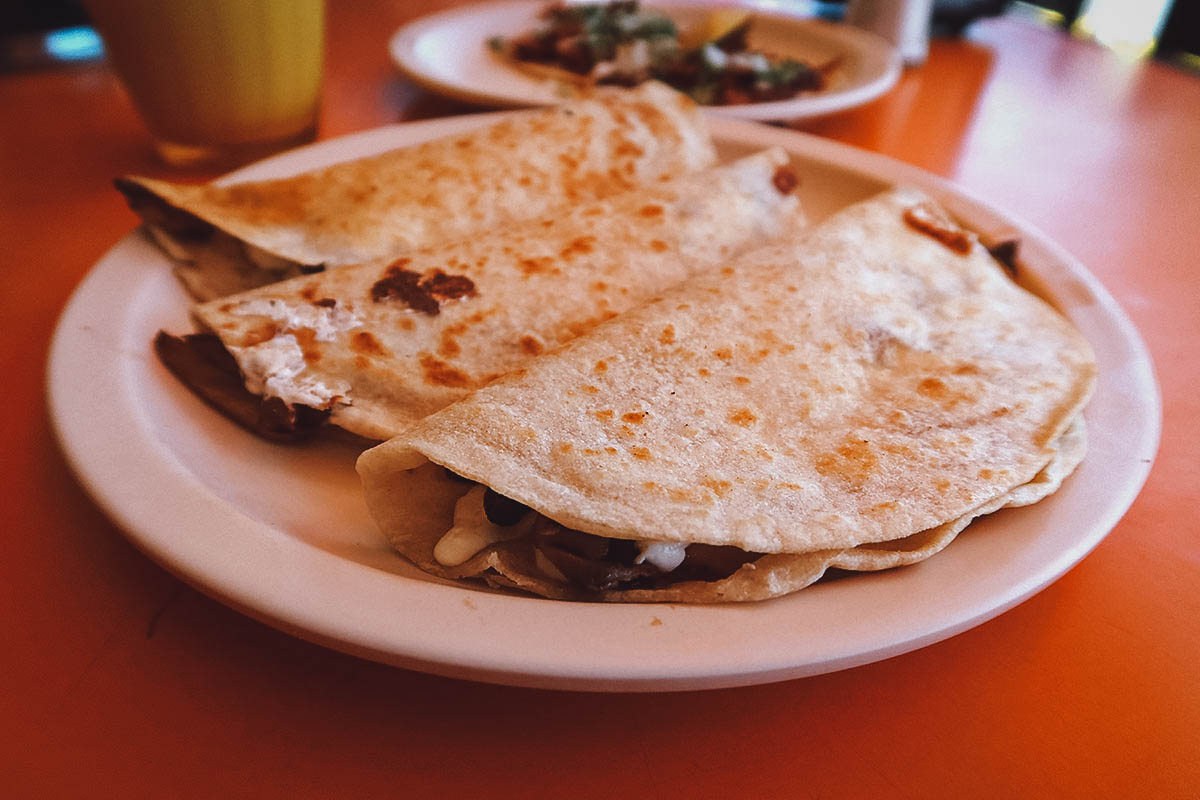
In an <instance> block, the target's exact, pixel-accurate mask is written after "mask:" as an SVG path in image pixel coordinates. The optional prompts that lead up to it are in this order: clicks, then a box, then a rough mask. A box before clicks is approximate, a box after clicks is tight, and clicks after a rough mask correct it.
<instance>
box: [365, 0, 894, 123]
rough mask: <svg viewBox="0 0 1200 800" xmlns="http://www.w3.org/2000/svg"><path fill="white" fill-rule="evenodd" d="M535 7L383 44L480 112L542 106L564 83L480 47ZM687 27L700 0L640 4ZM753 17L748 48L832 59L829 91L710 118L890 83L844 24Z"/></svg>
mask: <svg viewBox="0 0 1200 800" xmlns="http://www.w3.org/2000/svg"><path fill="white" fill-rule="evenodd" d="M545 5H546V3H545V2H542V0H516V2H511V1H510V2H496V3H482V4H478V5H470V6H466V7H463V8H455V9H451V10H449V11H443V12H440V13H437V14H432V15H430V16H427V17H422V18H421V19H418V20H416V21H414V22H411V23H409V24H408V25H405V26H404V27H403V28H401V29H400V30H398V31H396V33H395V34H394V35H393V36H392V38H391V40H390V41H389V42H388V52H389V53H391V56H392V61H394V62H395V64H396V66H397V67H399V68H400V70H401V71H402V72H404V73H405V74H406V75H408V76H409V77H410V78H412V79H413V80H414V81H416V82H417V83H420V84H421V85H423V86H425V87H427V88H429V89H431V90H433V91H435V92H438V93H440V94H445V95H449V96H451V97H455V98H458V99H460V100H466V101H468V102H473V103H482V104H484V105H489V104H491V105H496V104H498V105H506V106H521V105H545V104H549V103H557V102H561V101H562V100H563V89H562V86H561V85H560V84H559V83H558V82H557V81H553V80H545V79H538V78H534V77H531V76H529V75H527V74H525V73H523V72H521V71H520V70H518V69H516V68H514V67H513V66H512V65H511V64H508V63H506V62H505V61H504V60H502V59H501V58H499V57H498V56H497V55H496V54H495V53H493V52H492V51H491V49H490V48H489V47H488V45H487V42H488V40H489V39H491V38H492V37H494V36H503V37H511V36H513V35H516V34H519V33H521V32H523V31H526V30H529V28H530V27H531V26H532V25H533V22H534V20H535V19H536V18H537V14H538V12H539V11H540V10H541V9H542V8H544V7H545ZM648 5H650V6H652V7H653V8H657V9H661V10H663V11H666V12H669V13H670V15H671V16H672V17H674V18H675V19H677V20H679V21H681V22H688V21H691V20H698V19H700V18H701V17H703V16H704V15H705V14H706V13H707V9H709V8H712V4H711V3H708V4H705V3H703V2H702V1H701V0H664V2H661V3H650V4H648ZM741 5H744V6H746V7H747V8H751V9H753V10H754V12H755V16H756V17H757V22H756V23H755V26H754V28H753V30H752V32H751V43H752V44H753V45H754V46H755V47H757V48H760V49H762V50H764V51H766V52H769V53H773V54H776V55H779V56H790V57H792V58H795V59H798V60H801V61H806V62H808V63H810V64H825V63H828V62H829V61H831V60H833V59H835V58H840V59H841V63H840V64H839V65H838V68H837V70H835V71H834V73H833V74H832V75H831V76H830V83H829V86H828V87H827V88H826V89H825V90H823V91H821V92H816V93H812V94H805V95H800V96H799V97H795V98H792V99H790V100H779V101H775V102H770V103H750V104H748V105H741V106H725V107H714V108H712V109H710V110H711V111H712V112H713V113H715V114H721V115H723V116H729V117H737V118H740V119H756V120H783V119H803V118H808V117H817V116H821V115H824V114H831V113H833V112H836V111H844V110H846V109H848V108H854V107H855V106H860V105H863V104H864V103H868V102H870V101H871V100H874V99H875V98H876V97H879V96H880V95H882V94H883V93H884V92H886V91H888V90H889V89H891V88H892V86H894V85H895V83H896V81H897V80H898V79H899V77H900V56H899V53H898V52H897V51H896V49H895V48H893V47H892V46H891V45H890V44H888V43H887V42H886V41H884V40H883V39H881V38H880V37H878V36H876V35H874V34H872V33H868V32H867V31H863V30H859V29H858V28H853V27H850V26H848V25H839V24H836V23H832V22H826V21H824V20H819V19H805V18H801V17H796V16H791V15H788V14H787V13H786V12H784V11H781V10H780V9H779V6H778V4H777V3H772V2H769V0H759V2H750V3H742V4H741Z"/></svg>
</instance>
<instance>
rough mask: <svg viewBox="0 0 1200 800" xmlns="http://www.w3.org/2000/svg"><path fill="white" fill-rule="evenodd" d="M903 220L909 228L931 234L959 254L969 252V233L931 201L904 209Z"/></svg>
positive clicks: (927, 234)
mask: <svg viewBox="0 0 1200 800" xmlns="http://www.w3.org/2000/svg"><path fill="white" fill-rule="evenodd" d="M904 222H905V223H906V224H907V225H908V226H909V227H910V228H912V229H914V230H917V231H920V232H921V233H923V234H925V235H926V236H932V237H933V238H934V239H936V240H937V241H939V242H941V243H942V244H944V245H945V246H946V247H948V248H950V249H951V250H953V251H954V252H956V253H958V254H960V255H966V254H967V253H969V252H971V244H972V241H973V239H972V236H971V234H969V233H968V232H967V231H965V230H963V229H962V228H960V227H959V226H958V225H957V224H955V222H954V220H952V219H950V218H949V217H948V216H946V214H945V213H943V212H942V210H941V209H940V208H938V207H937V206H935V205H933V204H932V203H918V204H916V205H915V206H911V207H910V208H907V209H905V211H904Z"/></svg>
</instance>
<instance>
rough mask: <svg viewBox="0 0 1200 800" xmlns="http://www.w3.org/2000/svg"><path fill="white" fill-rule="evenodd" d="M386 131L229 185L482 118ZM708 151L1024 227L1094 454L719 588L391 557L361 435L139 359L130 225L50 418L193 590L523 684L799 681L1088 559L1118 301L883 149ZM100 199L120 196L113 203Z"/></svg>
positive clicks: (741, 143) (95, 295)
mask: <svg viewBox="0 0 1200 800" xmlns="http://www.w3.org/2000/svg"><path fill="white" fill-rule="evenodd" d="M495 119H496V116H495V115H475V116H470V117H456V118H450V119H440V120H431V121H428V122H420V123H410V124H405V125H395V126H391V127H387V128H380V129H377V130H374V131H368V132H366V133H362V134H357V135H354V136H348V137H345V138H341V139H335V140H331V141H328V142H322V143H319V144H316V145H310V146H308V147H305V148H301V149H299V150H295V151H292V152H290V153H286V154H284V155H281V156H277V157H275V158H273V159H270V160H268V161H265V162H262V163H259V164H257V165H254V166H252V167H249V168H247V169H244V170H242V171H240V172H238V173H235V174H234V175H232V176H229V179H235V180H236V179H249V178H256V179H257V178H266V177H277V176H282V175H286V174H290V173H294V172H297V171H300V170H305V169H312V168H315V167H318V166H323V165H325V164H329V163H332V162H335V161H340V160H345V159H349V158H355V157H360V156H364V155H368V154H371V153H375V152H379V151H381V150H384V149H387V148H389V147H398V146H403V145H407V144H413V143H416V142H418V141H422V140H425V139H431V138H435V137H439V136H449V135H453V134H455V133H458V132H461V131H464V130H467V129H469V128H472V127H476V126H479V125H483V124H487V123H490V122H493V121H495ZM712 127H713V132H714V134H715V136H716V138H717V140H718V142H719V144H720V148H721V151H722V155H723V157H725V158H730V157H733V156H735V155H739V154H742V153H746V152H750V151H752V150H756V149H760V148H762V147H766V146H770V145H778V146H780V147H783V148H784V149H786V150H787V151H788V152H789V153H790V154H791V156H792V159H793V161H794V163H795V165H796V167H797V169H798V171H799V174H800V175H801V176H802V182H801V185H800V189H799V193H800V195H801V199H802V201H803V202H804V203H805V204H806V207H807V208H808V209H809V211H810V213H811V215H812V216H813V217H814V218H817V219H819V218H821V217H824V216H826V215H828V214H829V213H830V212H832V211H834V210H836V209H838V208H840V207H842V206H844V205H846V204H848V203H850V202H853V201H855V200H858V199H862V198H865V197H867V196H869V195H871V194H873V193H875V192H876V191H879V190H881V189H884V188H886V187H887V186H890V185H893V184H896V183H904V184H909V185H915V186H918V187H920V188H923V189H924V190H926V191H928V192H930V193H931V194H933V195H934V196H935V197H937V198H938V199H939V200H941V201H942V202H943V203H945V204H946V205H947V206H948V207H949V208H950V209H951V210H952V211H953V212H954V213H955V214H956V215H958V216H959V217H960V218H961V219H962V220H964V221H965V222H966V223H967V224H969V225H970V226H971V227H973V228H975V229H976V230H978V231H980V232H981V233H982V234H984V235H985V237H989V236H990V237H995V238H1000V237H1004V236H1011V235H1017V236H1020V238H1021V241H1022V251H1021V252H1022V255H1023V260H1024V262H1025V267H1024V269H1023V274H1024V275H1025V276H1026V277H1027V278H1028V279H1030V280H1033V281H1035V282H1036V285H1037V288H1038V289H1039V291H1041V292H1042V293H1043V294H1045V295H1047V296H1049V297H1050V298H1051V299H1052V300H1053V301H1054V302H1056V303H1057V304H1058V306H1059V307H1060V308H1062V309H1063V310H1064V312H1065V313H1066V314H1067V315H1068V316H1069V317H1070V318H1071V319H1072V320H1073V321H1074V323H1075V324H1076V325H1077V326H1078V327H1079V329H1080V330H1081V331H1082V332H1083V334H1084V335H1085V336H1086V337H1087V338H1088V340H1089V341H1090V342H1091V344H1092V346H1093V348H1095V351H1096V356H1097V358H1098V360H1099V367H1100V377H1099V383H1098V385H1097V388H1096V393H1095V396H1094V398H1093V399H1092V402H1091V404H1090V405H1089V406H1088V408H1087V410H1086V412H1085V417H1086V418H1087V422H1088V429H1089V435H1090V439H1091V446H1090V451H1089V453H1088V456H1087V459H1086V460H1085V461H1084V462H1083V464H1082V465H1081V466H1080V468H1079V469H1078V471H1077V472H1076V473H1075V474H1074V475H1073V476H1072V477H1070V478H1069V479H1068V480H1067V481H1066V483H1065V484H1064V485H1063V487H1062V489H1061V490H1060V491H1059V492H1058V493H1057V494H1055V495H1054V496H1052V497H1050V498H1049V499H1047V500H1045V501H1043V502H1041V503H1039V504H1037V505H1035V506H1032V507H1029V508H1021V509H1009V510H1005V511H1001V512H999V513H997V514H994V515H992V516H991V517H988V518H985V519H982V520H979V521H977V522H975V523H974V524H973V525H971V526H970V528H968V529H967V531H965V532H964V533H963V534H962V535H961V536H960V537H959V538H958V540H957V541H955V542H954V543H953V544H952V545H951V546H950V547H949V548H947V549H946V550H945V551H944V552H942V553H940V554H939V555H938V556H937V557H936V558H933V559H930V560H928V561H926V562H924V563H921V564H918V565H916V566H912V567H906V568H903V569H899V570H893V571H890V572H882V573H874V574H866V575H858V576H853V577H848V578H845V579H842V580H836V581H830V582H827V583H822V584H818V585H815V586H813V587H811V588H809V589H806V590H804V591H802V592H800V593H798V594H794V595H791V596H788V597H783V598H779V599H777V600H772V601H768V602H763V603H753V604H745V605H727V606H680V605H624V606H621V605H601V604H589V603H566V602H556V601H549V600H542V599H536V598H528V597H517V596H509V595H502V594H496V593H491V592H487V591H484V590H480V589H473V588H468V587H464V586H457V585H451V584H446V583H443V582H439V581H436V580H434V579H432V578H429V577H428V576H425V575H423V574H421V573H419V572H417V571H416V570H415V569H413V568H412V567H410V566H408V565H407V564H406V563H405V562H403V561H402V560H401V559H400V558H399V557H397V556H395V555H393V554H392V553H391V552H390V551H389V549H388V547H387V545H386V543H385V542H384V541H383V538H382V536H381V535H379V534H378V533H377V531H376V530H375V528H374V526H373V524H372V523H371V521H370V519H369V518H368V516H367V512H366V509H365V507H364V505H363V501H362V498H361V495H360V488H359V483H358V478H357V475H356V474H355V472H354V459H355V457H356V456H357V454H358V452H359V450H360V449H361V448H362V446H363V445H362V442H361V441H360V440H356V439H352V438H351V437H348V436H342V435H339V434H338V432H336V431H328V432H326V433H325V434H323V435H322V436H321V437H319V438H318V439H317V441H316V442H314V443H312V444H311V445H307V446H300V447H284V446H278V445H272V444H269V443H267V442H263V441H260V440H258V439H256V438H255V437H253V436H252V435H250V434H248V433H246V432H244V431H242V430H241V429H239V428H237V427H235V426H234V425H233V424H232V423H230V422H228V421H227V420H225V418H224V417H222V416H220V415H218V414H216V413H215V412H213V411H212V410H210V409H209V408H208V407H206V406H205V405H204V404H203V403H202V402H201V401H199V400H198V399H196V398H195V397H194V396H193V395H192V394H191V393H190V392H188V391H187V390H186V389H184V388H183V387H182V386H181V385H180V384H179V382H178V381H176V380H175V379H174V378H173V377H172V376H171V375H170V374H169V373H168V372H167V371H166V370H165V369H164V368H163V367H162V366H161V365H160V364H159V363H158V362H157V360H156V359H155V358H154V356H153V354H152V351H151V347H150V342H151V339H152V337H153V336H154V334H155V332H156V331H157V330H159V329H160V328H165V329H167V330H170V331H172V332H175V333H180V332H184V331H187V330H190V328H191V326H190V323H189V321H188V316H187V310H188V306H189V302H188V298H187V297H186V296H185V295H184V293H183V291H182V289H181V288H180V287H179V285H178V284H177V283H176V281H175V279H174V277H173V276H172V274H171V269H170V263H169V262H168V261H167V260H166V258H165V257H164V256H163V255H162V254H161V253H160V252H159V250H158V249H157V248H156V247H154V246H153V245H152V244H151V243H150V242H149V241H147V240H145V239H144V238H143V237H142V236H141V235H140V234H138V233H136V232H135V233H131V234H130V235H129V236H127V237H125V238H124V239H122V240H121V241H120V242H119V243H118V244H117V245H116V246H115V247H113V249H112V250H110V251H109V252H108V253H107V254H106V255H105V256H104V258H102V259H101V260H100V262H99V263H98V264H97V265H96V266H95V267H94V268H93V270H92V271H91V272H90V273H89V275H88V277H87V278H86V279H85V280H84V282H83V283H82V284H81V285H80V286H79V288H78V289H77V290H76V291H75V294H74V295H73V297H72V299H71V301H70V303H69V304H68V306H67V308H66V310H65V311H64V313H63V315H62V318H61V319H60V321H59V324H58V328H57V330H56V332H55V336H54V340H53V342H52V345H51V352H50V363H49V369H48V397H49V404H50V414H51V419H52V421H53V424H54V426H55V431H56V434H57V436H58V439H59V442H60V444H61V446H62V448H63V451H64V453H65V454H66V457H67V460H68V461H69V463H70V465H71V467H72V469H73V470H74V471H75V473H76V475H77V476H78V477H79V479H80V481H81V482H82V483H83V485H84V486H85V487H86V488H87V490H88V491H89V492H90V493H91V495H92V497H93V498H94V499H95V500H96V502H97V503H98V504H99V505H100V506H101V507H102V508H103V509H104V510H105V512H106V513H107V514H109V515H110V516H111V517H112V518H113V520H114V521H115V522H116V523H117V524H118V525H119V526H120V527H121V528H122V529H123V530H124V531H125V532H126V534H127V535H128V536H129V538H130V540H131V541H133V543H134V544H135V545H137V546H138V547H139V548H141V549H142V550H143V551H144V552H146V553H147V554H148V555H149V556H150V557H152V558H154V559H155V560H156V561H158V562H159V563H160V564H162V565H163V566H165V567H166V568H167V569H169V570H171V571H172V572H174V573H175V574H177V575H179V576H180V577H181V578H183V579H184V580H186V581H188V582H189V583H190V584H192V585H194V586H196V587H198V588H199V589H201V590H202V591H204V592H206V593H208V594H210V595H212V596H213V597H215V598H217V599H219V600H221V601H222V602H224V603H227V604H229V605H231V606H233V607H235V608H237V609H239V610H241V611H243V612H245V613H247V614H249V615H251V616H254V617H256V618H258V619H260V620H263V621H265V622H267V623H269V624H271V625H274V626H276V627H278V628H281V629H283V630H286V631H289V632H291V633H294V634H296V635H299V636H302V637H304V638H306V639H309V640H312V641H315V642H319V643H322V644H325V645H328V646H331V647H334V648H337V649H340V650H343V651H346V652H350V653H355V654H358V655H361V656H365V657H367V658H372V659H376V660H379V661H384V662H387V663H391V664H397V665H401V666H405V667H411V668H414V669H420V670H425V671H429V672H435V673H438V674H443V675H450V676H457V677H466V678H472V679H478V680H486V681H494V682H498V683H507V684H513V685H522V686H537V687H550V688H570V689H588V690H610V691H619V690H634V691H654V690H672V689H698V688H711V687H721V686H735V685H743V684H752V683H763V682H768V681H775V680H783V679H786V678H793V677H799V676H804V675H813V674H817V673H821V672H828V671H832V670H837V669H842V668H845V667H851V666H855V665H858V664H864V663H867V662H870V661H875V660H878V659H882V658H886V657H889V656H893V655H897V654H899V653H903V652H906V651H908V650H912V649H915V648H917V647H921V646H923V645H926V644H929V643H931V642H935V641H938V640H940V639H943V638H946V637H948V636H950V635H952V634H954V633H957V632H959V631H962V630H965V629H967V628H970V627H972V626H974V625H977V624H979V623H980V622H983V621H984V620H986V619H988V618H990V617H993V616H995V615H997V614H999V613H1000V612H1002V611H1004V610H1005V609H1007V608H1010V607H1011V606H1013V605H1015V604H1016V603H1018V602H1020V601H1021V600H1022V599H1024V598H1026V597H1028V596H1029V595H1031V594H1033V593H1034V592H1036V591H1038V590H1039V589H1041V588H1042V587H1044V586H1046V585H1047V584H1048V583H1050V582H1051V581H1053V580H1054V579H1055V578H1057V577H1058V576H1060V575H1062V574H1063V573H1064V572H1065V571H1066V570H1067V569H1069V568H1070V567H1071V566H1072V565H1073V564H1075V563H1076V562H1077V561H1079V559H1081V558H1083V556H1084V555H1086V554H1087V553H1088V552H1089V551H1090V550H1091V549H1092V548H1093V547H1095V545H1096V544H1097V543H1099V542H1100V540H1101V539H1102V538H1103V537H1104V536H1105V534H1106V533H1107V532H1108V531H1109V530H1110V529H1111V528H1112V526H1113V525H1114V524H1116V522H1117V520H1118V519H1119V518H1120V517H1121V515H1122V514H1123V513H1124V512H1125V510H1126V509H1127V508H1128V507H1129V504H1130V503H1131V502H1132V501H1133V498H1134V496H1135V495H1136V493H1137V491H1138V489H1139V488H1140V487H1141V485H1142V482H1143V481H1144V480H1145V477H1146V474H1147V472H1148V471H1149V469H1150V462H1151V460H1152V458H1153V455H1154V452H1155V449H1156V447H1157V441H1158V434H1159V422H1160V407H1159V396H1158V391H1157V387H1156V385H1155V383H1154V377H1153V372H1152V368H1151V365H1150V361H1149V358H1148V356H1147V354H1146V351H1145V348H1144V347H1143V345H1142V343H1141V340H1140V339H1139V337H1138V335H1137V333H1136V332H1135V331H1134V329H1133V327H1132V326H1131V324H1130V323H1129V321H1128V320H1127V319H1126V317H1125V316H1124V314H1123V313H1122V312H1121V311H1120V309H1119V308H1118V307H1117V305H1116V303H1115V302H1114V301H1113V300H1112V298H1111V297H1110V296H1109V295H1108V293H1107V292H1106V291H1105V290H1104V288H1103V287H1102V286H1100V284H1099V283H1098V282H1097V281H1096V279H1095V278H1094V277H1092V276H1091V275H1090V274H1089V273H1088V272H1087V270H1085V269H1084V268H1083V266H1081V265H1080V264H1079V263H1078V262H1076V261H1075V260H1074V259H1072V258H1071V257H1070V256H1069V255H1068V254H1066V253H1065V252H1063V251H1062V250H1061V249H1060V248H1059V247H1057V246H1056V245H1054V244H1053V243H1052V242H1050V241H1048V240H1047V239H1046V238H1045V237H1044V236H1042V235H1041V234H1039V233H1038V232H1037V231H1036V230H1034V229H1033V228H1032V227H1030V226H1029V225H1027V224H1024V223H1022V222H1019V221H1017V220H1014V219H1012V218H1010V217H1008V216H1006V215H1004V214H1002V213H1000V212H998V211H996V210H995V209H992V208H991V207H989V206H988V205H986V204H984V203H982V202H981V201H979V200H976V199H974V198H972V197H970V196H968V195H966V194H965V193H963V192H962V191H961V190H959V189H957V188H955V187H954V186H953V185H951V184H949V183H947V182H946V181H943V180H941V179H939V178H936V177H934V176H932V175H929V174H928V173H924V172H922V171H920V170H917V169H915V168H913V167H909V166H906V165H904V164H900V163H898V162H895V161H892V160H890V159H887V158H884V157H882V156H878V155H873V154H870V153H865V152H863V151H860V150H856V149H853V148H850V147H846V146H844V145H840V144H836V143H833V142H829V141H826V140H822V139H818V138H816V137H812V136H807V135H803V134H797V133H794V132H790V131H784V130H779V129H775V128H768V127H765V126H762V125H757V124H754V123H749V122H740V121H734V120H714V121H713V125H712ZM115 201H116V200H115V198H114V202H115Z"/></svg>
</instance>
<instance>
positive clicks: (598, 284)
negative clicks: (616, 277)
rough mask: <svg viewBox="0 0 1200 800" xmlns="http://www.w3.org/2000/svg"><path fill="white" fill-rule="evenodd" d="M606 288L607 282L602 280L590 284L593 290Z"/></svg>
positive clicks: (598, 290) (600, 290)
mask: <svg viewBox="0 0 1200 800" xmlns="http://www.w3.org/2000/svg"><path fill="white" fill-rule="evenodd" d="M607 288H608V284H607V283H605V282H604V281H596V282H595V283H593V284H592V290H593V291H597V292H603V291H604V290H605V289H607Z"/></svg>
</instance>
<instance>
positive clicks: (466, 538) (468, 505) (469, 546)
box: [433, 486, 534, 567]
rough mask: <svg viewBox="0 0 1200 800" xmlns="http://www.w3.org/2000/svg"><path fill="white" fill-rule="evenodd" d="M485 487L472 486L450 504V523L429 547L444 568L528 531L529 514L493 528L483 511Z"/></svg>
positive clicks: (530, 516) (456, 564)
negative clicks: (452, 520) (517, 520)
mask: <svg viewBox="0 0 1200 800" xmlns="http://www.w3.org/2000/svg"><path fill="white" fill-rule="evenodd" d="M486 492H487V487H486V486H473V487H471V490H470V491H469V492H467V493H466V494H464V495H463V496H462V497H460V498H459V499H458V502H457V503H455V505H454V523H453V527H452V528H450V530H448V531H446V533H444V534H443V535H442V538H441V539H438V543H437V544H436V545H435V546H434V548H433V558H434V560H435V561H437V562H438V563H439V564H441V565H442V566H444V567H457V566H458V565H459V564H461V563H463V562H464V561H466V560H467V559H469V558H470V557H471V556H473V555H475V554H476V553H478V552H479V551H480V550H483V549H484V548H485V547H489V546H490V545H493V544H496V543H497V542H503V541H505V540H506V539H514V538H516V537H518V536H521V535H522V534H524V533H525V532H526V531H528V530H529V526H530V525H531V524H532V521H533V516H534V515H533V514H526V515H525V519H523V520H521V521H520V522H518V523H517V524H516V525H494V524H493V523H492V522H491V521H489V520H488V518H487V514H486V513H485V512H484V510H483V496H484V494H485V493H486Z"/></svg>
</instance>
